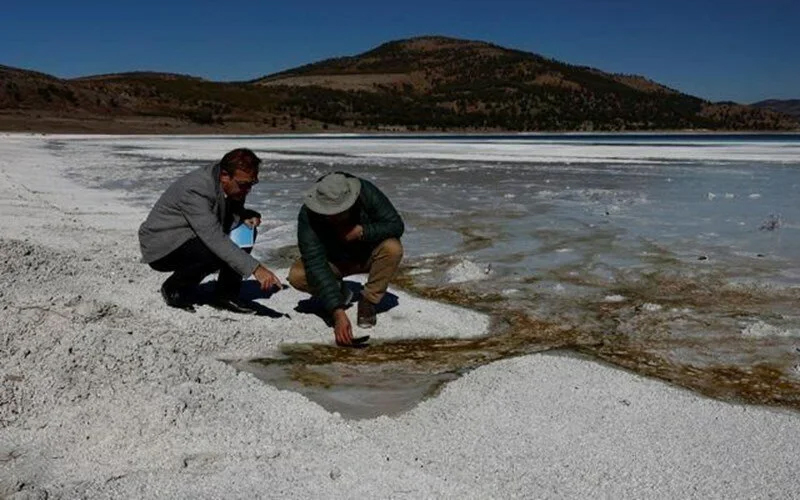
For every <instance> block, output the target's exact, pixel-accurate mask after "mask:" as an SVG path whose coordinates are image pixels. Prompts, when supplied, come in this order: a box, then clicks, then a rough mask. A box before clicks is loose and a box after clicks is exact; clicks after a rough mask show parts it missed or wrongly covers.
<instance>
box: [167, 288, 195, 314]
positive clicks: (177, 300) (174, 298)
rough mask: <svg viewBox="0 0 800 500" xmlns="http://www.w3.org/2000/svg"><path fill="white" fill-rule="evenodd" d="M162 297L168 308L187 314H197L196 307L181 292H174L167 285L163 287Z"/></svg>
mask: <svg viewBox="0 0 800 500" xmlns="http://www.w3.org/2000/svg"><path fill="white" fill-rule="evenodd" d="M161 297H163V299H164V302H166V303H167V305H168V306H170V307H174V308H176V309H182V310H184V311H186V312H195V308H194V305H192V302H191V301H190V300H189V299H187V298H186V297H185V296H184V294H183V293H181V292H180V291H179V290H172V289H170V288H168V287H167V286H166V285H161Z"/></svg>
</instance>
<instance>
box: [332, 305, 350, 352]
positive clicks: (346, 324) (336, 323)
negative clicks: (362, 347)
mask: <svg viewBox="0 0 800 500" xmlns="http://www.w3.org/2000/svg"><path fill="white" fill-rule="evenodd" d="M333 335H334V336H335V337H336V345H351V344H352V343H353V326H352V325H351V324H350V319H349V318H348V317H347V313H345V312H344V309H341V308H339V309H334V310H333Z"/></svg>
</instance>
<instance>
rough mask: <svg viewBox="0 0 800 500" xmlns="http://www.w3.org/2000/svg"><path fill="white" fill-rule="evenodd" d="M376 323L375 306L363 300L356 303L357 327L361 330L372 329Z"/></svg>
mask: <svg viewBox="0 0 800 500" xmlns="http://www.w3.org/2000/svg"><path fill="white" fill-rule="evenodd" d="M377 322H378V316H377V312H376V311H375V304H373V303H372V302H370V301H368V300H367V299H365V298H363V297H362V298H361V300H359V301H358V326H359V327H361V328H372V327H373V326H375V324H376V323H377Z"/></svg>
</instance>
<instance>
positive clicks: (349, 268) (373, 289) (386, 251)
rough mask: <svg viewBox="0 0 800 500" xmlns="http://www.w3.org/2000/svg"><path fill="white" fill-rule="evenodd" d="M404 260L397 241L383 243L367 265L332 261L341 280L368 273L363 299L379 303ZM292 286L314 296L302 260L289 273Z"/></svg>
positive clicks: (401, 248) (394, 239)
mask: <svg viewBox="0 0 800 500" xmlns="http://www.w3.org/2000/svg"><path fill="white" fill-rule="evenodd" d="M402 258H403V245H402V244H401V243H400V240H398V239H397V238H389V239H387V240H383V241H382V242H381V243H380V244H379V245H378V246H377V247H375V249H374V250H373V251H372V254H371V255H370V256H369V258H368V259H367V261H366V262H329V264H330V266H331V269H332V270H333V273H334V274H335V275H336V276H337V277H338V278H340V279H341V278H343V277H345V276H350V275H352V274H362V273H368V274H369V277H368V278H367V282H366V284H364V291H363V293H362V296H363V297H364V298H365V299H366V300H367V301H369V302H371V303H373V304H377V303H378V302H380V301H381V299H382V298H383V295H384V294H385V293H386V289H387V288H388V287H389V280H390V279H392V276H394V273H395V272H397V268H398V267H399V266H400V261H401V260H402ZM289 283H291V285H292V286H293V287H295V288H296V289H298V290H300V291H301V292H308V293H310V294H312V295H313V294H314V291H313V290H311V289H310V287H309V285H308V280H307V279H306V270H305V267H304V266H303V259H297V261H296V262H295V263H294V264H292V268H291V269H290V270H289Z"/></svg>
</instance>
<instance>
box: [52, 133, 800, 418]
mask: <svg viewBox="0 0 800 500" xmlns="http://www.w3.org/2000/svg"><path fill="white" fill-rule="evenodd" d="M243 144H244V145H246V146H249V147H251V148H253V149H254V150H256V151H257V152H258V153H259V154H260V155H261V156H262V157H263V158H264V159H265V160H266V162H267V166H266V168H264V169H263V171H262V173H261V180H262V183H261V184H260V185H259V186H258V188H257V189H256V191H255V192H254V193H253V194H252V195H251V201H252V203H253V205H255V206H257V207H260V208H261V211H262V212H263V214H264V216H265V219H264V225H265V229H266V230H267V231H266V234H267V235H268V238H265V239H264V240H263V241H261V242H260V243H259V244H258V245H257V247H256V252H257V253H258V254H260V255H261V256H262V257H263V258H266V259H278V258H279V256H280V255H282V253H285V250H286V248H287V247H290V246H291V245H293V244H294V228H295V226H294V221H295V217H296V213H297V209H298V207H299V203H300V199H301V197H302V192H303V191H304V190H305V189H307V188H308V186H309V185H310V184H311V183H312V182H313V181H314V180H315V179H316V178H317V177H319V176H320V175H322V174H323V173H324V172H326V171H331V170H347V171H349V172H352V173H354V174H357V175H361V176H364V177H366V178H368V179H370V180H372V181H374V182H375V183H376V184H377V185H378V186H379V187H381V188H382V189H383V190H384V191H385V192H386V193H387V194H388V195H389V196H390V198H391V199H392V200H393V202H394V203H395V205H396V206H397V208H398V209H399V210H400V211H401V212H402V213H403V216H404V218H405V220H406V222H407V233H406V235H405V237H404V244H405V247H406V250H407V259H406V265H407V267H406V268H405V273H404V275H403V276H401V277H400V278H399V280H398V282H399V283H401V284H403V285H404V286H406V287H407V288H409V289H411V290H414V291H416V292H417V293H419V294H422V295H426V296H429V297H432V298H438V299H441V300H450V301H454V302H457V303H460V304H464V305H468V306H470V307H475V308H479V309H481V310H484V311H486V312H488V313H489V314H492V315H493V316H494V317H495V318H496V322H495V325H496V326H497V325H500V326H497V329H496V330H494V331H493V332H491V333H492V337H498V338H506V339H509V338H512V339H515V340H513V341H509V342H510V343H512V344H514V343H516V342H517V341H519V342H521V343H522V345H523V346H524V345H525V343H528V345H529V347H531V346H535V347H537V348H538V347H541V346H542V345H545V344H546V345H548V346H550V347H554V346H562V347H563V346H567V347H569V348H572V349H575V350H578V351H581V352H585V353H589V354H591V355H593V356H595V357H598V358H600V359H604V360H607V361H610V362H613V363H616V364H618V365H621V366H625V367H627V368H630V369H633V370H636V371H638V372H640V373H643V374H647V375H652V376H658V377H661V378H664V379H667V380H670V381H673V382H675V383H678V384H681V385H684V386H687V387H692V388H694V389H696V390H699V391H702V392H704V393H706V394H711V395H714V396H718V397H725V398H728V399H736V400H745V401H751V402H758V403H767V404H781V405H789V406H796V405H797V397H798V396H797V395H798V394H800V391H798V384H800V315H799V314H798V313H797V308H796V304H797V303H798V299H800V293H798V290H799V288H798V287H800V245H799V244H798V243H800V231H799V230H800V204H798V203H797V200H798V190H800V137H798V136H792V135H781V136H741V135H740V136H714V135H705V136H690V135H681V136H664V135H651V136H631V135H618V136H614V135H595V136H592V135H588V136H587V135H583V136H571V135H566V136H555V135H551V136H505V137H488V138H487V137H468V136H452V137H424V138H422V137H406V138H387V137H369V138H359V137H315V138H302V137H270V138H157V139H141V138H130V137H126V138H112V139H86V140H80V141H75V140H70V141H54V142H53V146H54V147H58V148H59V150H58V151H59V154H62V155H64V157H65V158H67V159H68V161H73V162H75V168H74V169H72V170H71V172H72V174H73V175H74V176H75V177H76V178H78V179H79V180H80V181H81V182H84V183H88V184H90V185H94V186H97V187H105V188H117V189H119V188H122V189H125V190H126V192H127V194H128V196H129V197H130V200H131V201H132V202H134V203H141V204H142V205H150V204H152V202H153V201H154V200H155V198H156V197H157V196H158V195H159V194H160V192H161V191H162V190H163V189H164V187H166V185H167V183H168V182H169V181H170V180H171V179H173V178H174V177H175V176H177V175H178V174H180V173H182V172H185V171H188V170H190V169H191V168H194V166H195V165H198V164H202V163H203V162H205V161H211V160H214V159H216V158H217V157H218V156H219V154H220V152H224V151H226V150H228V149H232V148H233V147H238V146H240V145H243ZM92 164H95V165H96V166H98V167H99V166H102V167H103V168H102V170H101V169H99V168H94V169H91V168H90V169H87V168H85V167H86V166H91V165H92ZM263 232H264V231H262V233H263ZM510 316H513V317H521V318H524V321H527V322H530V323H536V324H537V325H539V326H538V327H537V328H531V327H530V326H527V327H525V328H523V330H525V331H524V333H522V334H515V333H514V329H513V328H510V327H506V326H502V325H501V323H498V321H501V320H502V319H503V318H506V319H507V318H508V317H510ZM524 321H523V322H524ZM552 325H559V327H560V328H562V329H563V331H567V332H569V335H567V337H568V338H566V337H565V338H559V339H557V341H553V342H551V341H552V340H553V339H552V338H550V337H548V334H546V333H543V332H547V331H549V330H548V329H549V328H551V326H552ZM531 332H533V333H532V334H531ZM546 337H547V338H549V340H548V341H547V342H543V341H542V339H543V338H546ZM576 339H580V340H576ZM437 345H438V346H439V347H438V348H436V349H432V350H431V347H430V346H425V347H424V349H426V350H427V351H428V352H432V353H433V354H432V355H430V356H423V357H421V358H416V357H415V351H414V350H413V348H410V349H409V348H404V349H405V350H403V349H401V350H400V351H401V352H403V354H402V355H403V356H406V357H407V358H408V359H414V360H415V361H414V362H415V363H416V364H414V365H413V366H412V367H411V368H409V369H408V370H407V372H408V373H428V374H430V375H431V376H433V377H434V379H435V377H436V376H439V374H442V373H459V372H460V371H461V370H464V369H470V368H471V367H474V366H477V365H479V364H480V363H481V362H488V361H491V360H493V359H498V358H499V357H503V356H510V355H516V354H520V353H525V352H526V349H525V348H523V347H519V346H518V347H515V348H513V349H511V348H508V345H507V343H506V344H503V343H501V344H493V345H490V346H489V347H488V349H489V350H490V351H491V352H490V353H489V354H487V353H486V352H487V351H486V349H487V346H486V345H478V346H475V345H470V346H467V347H465V348H464V349H463V350H462V351H460V352H459V353H458V354H452V353H454V352H458V349H455V350H453V349H451V348H450V347H446V346H445V347H442V345H443V344H437ZM460 346H461V347H464V346H463V345H460ZM417 348H419V349H423V347H422V346H417ZM317 349H322V350H324V349H325V348H324V347H318V348H317ZM437 349H438V350H437ZM531 349H532V351H531V352H533V347H531ZM384 350H390V348H388V347H384V346H383V344H381V345H377V344H376V345H373V346H371V347H370V348H369V349H367V350H365V351H370V352H374V353H375V354H374V355H372V354H370V355H364V354H359V356H362V357H364V356H366V357H365V358H364V359H372V360H373V362H374V363H375V364H378V365H380V364H383V366H384V368H385V369H386V370H390V369H395V368H396V367H393V365H392V363H395V362H396V361H397V360H396V359H386V358H385V357H384V355H383V354H381V353H384ZM465 352H469V353H471V354H465ZM384 354H385V353H384ZM437 358H438V359H439V360H441V359H450V358H452V359H450V361H448V362H446V363H444V365H446V366H445V367H442V366H440V365H441V364H442V363H439V362H438V361H437ZM298 359H299V360H300V361H297V363H300V364H302V363H305V366H314V367H316V368H314V369H316V370H322V372H324V373H325V374H326V376H333V375H334V374H333V372H331V371H330V370H329V368H328V367H324V366H325V365H326V363H334V366H337V367H338V368H337V369H339V370H342V373H346V372H347V370H350V369H352V366H357V365H363V364H364V363H362V362H358V363H355V365H353V364H349V365H348V364H347V362H345V363H343V362H342V361H341V360H337V361H329V362H326V361H324V360H323V361H320V360H308V359H306V358H303V357H300V358H298ZM481 360H482V361H481ZM336 363H339V364H336ZM323 367H324V368H323ZM326 370H327V371H326ZM370 370H372V368H370ZM372 373H374V372H372ZM289 376H290V378H291V376H292V375H291V373H289ZM373 376H375V377H377V375H373ZM356 378H357V377H356ZM368 378H369V377H365V379H368ZM334 385H336V384H334ZM399 385H401V384H399V382H398V387H399ZM412 385H413V384H412ZM423 385H425V384H423ZM434 385H435V384H434ZM426 387H427V386H426ZM384 390H388V389H386V388H385V387H384ZM345 392H347V391H345ZM421 392H422V393H425V394H427V393H428V392H429V391H427V390H425V391H421ZM344 397H345V396H344V395H342V398H344ZM347 397H350V393H348V396H347ZM340 399H341V398H340ZM397 399H402V398H400V397H398V398H397Z"/></svg>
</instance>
